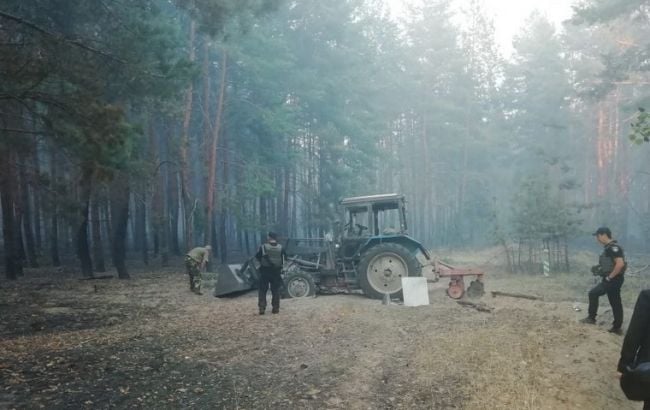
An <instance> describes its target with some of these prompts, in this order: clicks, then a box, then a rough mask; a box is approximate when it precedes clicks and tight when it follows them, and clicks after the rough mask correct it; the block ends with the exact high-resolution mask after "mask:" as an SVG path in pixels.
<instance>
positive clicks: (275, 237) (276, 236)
mask: <svg viewBox="0 0 650 410" xmlns="http://www.w3.org/2000/svg"><path fill="white" fill-rule="evenodd" d="M268 236H269V238H271V239H274V240H276V241H277V240H278V234H277V233H275V232H269V235H268Z"/></svg>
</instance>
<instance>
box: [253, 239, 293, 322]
mask: <svg viewBox="0 0 650 410" xmlns="http://www.w3.org/2000/svg"><path fill="white" fill-rule="evenodd" d="M255 258H256V259H257V260H258V261H259V262H260V287H259V300H258V307H259V308H260V315H263V314H264V312H265V311H266V293H267V291H268V290H269V285H270V286H271V307H272V308H273V309H272V310H271V313H280V288H281V287H282V267H283V265H284V260H285V258H286V255H285V253H284V249H282V245H280V244H279V243H278V236H277V235H276V234H275V233H274V232H269V235H268V240H267V242H266V243H265V244H262V246H260V249H259V250H258V251H257V253H256V254H255Z"/></svg>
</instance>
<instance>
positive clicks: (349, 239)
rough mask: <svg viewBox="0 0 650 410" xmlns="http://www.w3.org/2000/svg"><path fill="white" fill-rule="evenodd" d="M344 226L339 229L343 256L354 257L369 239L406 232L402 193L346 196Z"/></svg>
mask: <svg viewBox="0 0 650 410" xmlns="http://www.w3.org/2000/svg"><path fill="white" fill-rule="evenodd" d="M340 205H341V207H342V208H343V213H344V215H343V221H344V223H343V227H342V229H340V232H338V235H337V236H338V237H339V241H340V244H341V251H342V253H343V255H342V256H343V257H348V258H350V257H354V256H355V255H356V254H358V252H359V251H360V249H361V247H362V246H363V245H365V244H366V243H368V241H369V240H370V239H371V238H382V237H394V236H402V235H406V233H407V227H406V201H405V199H404V195H399V194H382V195H368V196H358V197H353V198H345V199H343V200H341V202H340Z"/></svg>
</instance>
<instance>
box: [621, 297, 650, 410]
mask: <svg viewBox="0 0 650 410" xmlns="http://www.w3.org/2000/svg"><path fill="white" fill-rule="evenodd" d="M644 362H650V289H646V290H642V291H641V293H640V294H639V297H638V299H637V300H636V305H635V306H634V312H632V319H630V325H629V326H628V328H627V333H626V334H625V339H624V340H623V348H622V349H621V358H620V360H619V361H618V371H619V372H620V373H622V374H624V373H627V372H628V371H629V370H628V368H632V369H633V368H634V367H636V366H637V365H638V364H640V363H644ZM649 390H650V389H649ZM643 409H644V410H650V400H646V401H645V405H644V406H643Z"/></svg>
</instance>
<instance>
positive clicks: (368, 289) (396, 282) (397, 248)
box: [358, 242, 422, 299]
mask: <svg viewBox="0 0 650 410" xmlns="http://www.w3.org/2000/svg"><path fill="white" fill-rule="evenodd" d="M421 274H422V265H420V262H419V261H418V260H417V258H416V257H415V255H414V254H412V253H411V252H410V251H409V250H408V249H406V248H405V247H404V246H402V245H399V244H397V243H390V242H388V243H381V244H379V245H376V246H373V247H372V248H370V249H368V250H367V251H366V252H365V253H364V254H363V255H362V256H361V261H360V262H359V266H358V275H359V285H360V286H361V289H363V293H365V294H366V296H368V297H371V298H373V299H381V298H382V297H383V296H384V294H386V293H389V294H390V295H391V297H402V278H403V277H408V276H421Z"/></svg>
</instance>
